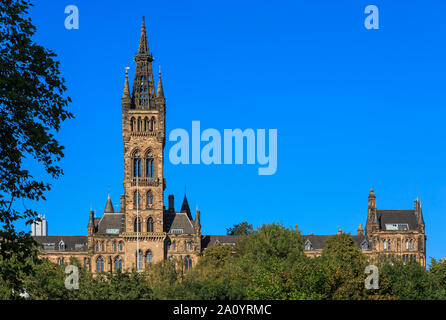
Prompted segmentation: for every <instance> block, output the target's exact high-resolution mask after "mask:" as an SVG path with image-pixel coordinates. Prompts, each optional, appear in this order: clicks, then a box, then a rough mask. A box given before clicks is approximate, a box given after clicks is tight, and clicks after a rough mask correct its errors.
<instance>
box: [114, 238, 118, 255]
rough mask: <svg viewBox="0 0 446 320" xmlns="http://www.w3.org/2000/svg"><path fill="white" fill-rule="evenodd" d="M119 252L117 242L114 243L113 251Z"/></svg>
mask: <svg viewBox="0 0 446 320" xmlns="http://www.w3.org/2000/svg"><path fill="white" fill-rule="evenodd" d="M117 250H118V246H117V244H116V240H115V241H113V251H114V252H116V251H117Z"/></svg>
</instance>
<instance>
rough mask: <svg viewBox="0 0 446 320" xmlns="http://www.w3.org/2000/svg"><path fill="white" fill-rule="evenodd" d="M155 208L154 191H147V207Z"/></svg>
mask: <svg viewBox="0 0 446 320" xmlns="http://www.w3.org/2000/svg"><path fill="white" fill-rule="evenodd" d="M152 206H153V193H152V190H149V191H147V207H148V208H150V207H152Z"/></svg>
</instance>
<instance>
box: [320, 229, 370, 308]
mask: <svg viewBox="0 0 446 320" xmlns="http://www.w3.org/2000/svg"><path fill="white" fill-rule="evenodd" d="M317 261H318V262H320V263H322V264H325V265H326V268H327V275H328V281H329V287H330V291H329V292H328V293H327V296H328V297H329V298H331V299H364V298H365V297H366V296H365V290H364V280H365V277H366V275H365V274H364V270H365V266H366V259H365V256H364V255H363V253H362V252H361V250H360V249H359V248H358V247H357V246H356V244H355V242H354V241H353V238H352V236H351V235H350V234H346V233H342V234H337V235H334V236H331V237H329V238H328V239H327V240H326V241H325V247H324V249H323V250H322V256H321V257H320V258H317Z"/></svg>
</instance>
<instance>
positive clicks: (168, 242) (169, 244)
mask: <svg viewBox="0 0 446 320" xmlns="http://www.w3.org/2000/svg"><path fill="white" fill-rule="evenodd" d="M170 246H171V242H170V240H167V250H170Z"/></svg>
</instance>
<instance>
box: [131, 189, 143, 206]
mask: <svg viewBox="0 0 446 320" xmlns="http://www.w3.org/2000/svg"><path fill="white" fill-rule="evenodd" d="M133 206H134V208H135V209H140V208H141V194H140V193H139V191H138V190H135V192H134V193H133Z"/></svg>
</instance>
